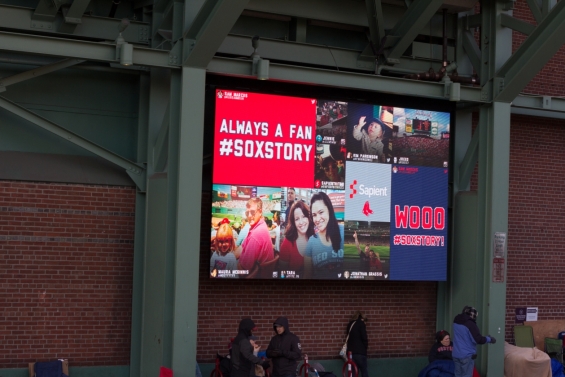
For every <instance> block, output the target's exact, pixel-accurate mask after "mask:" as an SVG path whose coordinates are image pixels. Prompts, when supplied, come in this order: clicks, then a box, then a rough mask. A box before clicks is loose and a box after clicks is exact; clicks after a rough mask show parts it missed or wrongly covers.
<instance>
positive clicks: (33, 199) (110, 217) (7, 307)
mask: <svg viewBox="0 0 565 377" xmlns="http://www.w3.org/2000/svg"><path fill="white" fill-rule="evenodd" d="M134 208H135V189H133V188H123V187H103V186H85V185H65V184H44V183H25V182H9V181H0V256H1V257H0V308H1V310H0V368H22V367H27V363H28V362H29V361H33V360H49V359H54V358H63V357H64V358H69V359H70V360H72V361H71V363H72V365H75V366H77V365H80V366H92V365H124V364H125V365H127V364H129V353H130V327H131V293H132V268H133V267H132V266H133V231H134Z"/></svg>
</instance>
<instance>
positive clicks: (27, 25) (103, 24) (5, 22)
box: [0, 0, 149, 45]
mask: <svg viewBox="0 0 565 377" xmlns="http://www.w3.org/2000/svg"><path fill="white" fill-rule="evenodd" d="M48 1H51V0H48ZM73 4H74V3H73ZM71 9H72V7H71ZM79 11H80V9H79V10H77V13H78V12H79ZM33 15H34V13H33V9H30V8H23V7H15V6H10V5H0V25H1V26H2V28H7V29H13V30H20V31H32V32H34V33H42V34H49V35H61V36H67V35H68V33H71V32H72V33H73V35H74V36H76V37H84V38H89V39H91V40H92V39H98V40H110V41H113V40H115V39H116V38H117V37H118V25H119V24H120V23H121V21H122V20H120V19H117V18H105V17H95V16H89V15H86V14H84V15H83V16H82V18H81V20H80V24H78V25H75V26H76V28H74V30H72V31H70V30H67V29H65V25H68V24H66V23H65V19H64V17H63V15H62V14H61V13H57V14H55V16H54V17H53V19H50V20H36V19H34V18H33ZM67 15H68V13H67ZM60 29H61V30H60ZM122 36H123V37H124V39H125V41H126V42H129V43H136V44H143V45H147V44H148V43H149V24H148V23H146V22H140V21H133V20H130V24H129V26H128V28H127V29H126V30H124V31H123V32H122Z"/></svg>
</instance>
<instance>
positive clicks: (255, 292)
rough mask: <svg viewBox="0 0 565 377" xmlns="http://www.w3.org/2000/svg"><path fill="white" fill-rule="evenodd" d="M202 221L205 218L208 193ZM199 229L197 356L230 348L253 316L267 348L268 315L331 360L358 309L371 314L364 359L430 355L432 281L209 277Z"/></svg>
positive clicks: (209, 357) (314, 354) (208, 357)
mask: <svg viewBox="0 0 565 377" xmlns="http://www.w3.org/2000/svg"><path fill="white" fill-rule="evenodd" d="M202 208H203V211H202V213H203V216H202V224H209V223H210V215H209V213H210V212H209V208H210V198H209V194H205V195H204V196H203V205H202ZM204 228H205V229H204V230H203V231H202V248H201V249H202V252H201V255H200V282H199V284H200V290H199V298H198V300H199V302H198V308H199V309H198V345H197V347H198V348H197V360H198V361H200V362H212V361H213V360H214V358H215V355H216V352H217V351H220V352H221V353H226V352H227V345H228V341H229V338H230V337H234V336H235V335H236V334H237V327H238V324H239V321H240V320H241V319H242V318H244V317H251V318H252V319H253V320H254V321H255V323H256V325H257V328H258V331H257V332H256V335H257V336H258V337H259V342H260V344H261V345H263V346H264V347H265V348H266V346H267V345H268V343H269V339H270V338H271V336H273V335H274V332H273V328H272V324H273V321H274V320H275V319H276V318H277V317H278V316H281V315H284V316H286V317H288V318H289V322H290V327H291V331H292V332H294V333H295V334H296V335H298V336H299V337H300V340H301V343H302V348H303V352H305V353H307V354H308V356H309V357H310V358H314V359H328V358H335V357H336V356H337V353H338V351H339V349H340V348H341V346H342V345H343V342H344V340H345V332H346V327H347V322H348V320H349V317H350V316H351V315H352V314H353V312H354V311H355V310H363V311H365V313H366V314H367V316H368V321H367V332H368V337H369V357H383V358H384V357H408V356H427V354H428V351H429V349H430V346H431V344H432V343H433V339H434V334H435V332H436V328H435V321H436V306H437V298H436V295H437V283H435V282H383V281H371V282H356V281H299V280H296V281H294V280H285V281H281V280H277V281H270V280H269V281H265V280H255V281H237V282H234V281H222V280H212V279H209V278H208V273H209V266H210V253H209V251H208V250H209V247H210V246H209V245H210V231H209V229H208V228H207V227H204Z"/></svg>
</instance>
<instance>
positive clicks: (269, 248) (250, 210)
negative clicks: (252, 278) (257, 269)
mask: <svg viewBox="0 0 565 377" xmlns="http://www.w3.org/2000/svg"><path fill="white" fill-rule="evenodd" d="M245 207H246V210H245V217H246V218H247V221H248V222H249V226H250V228H249V233H248V234H247V238H245V241H243V243H242V244H241V255H240V257H239V268H240V269H242V270H251V269H252V268H253V266H254V265H255V263H258V264H264V263H266V262H269V261H271V260H273V259H274V258H275V255H274V251H273V243H272V242H271V236H270V234H269V228H268V227H267V224H266V223H265V219H264V217H263V202H262V201H261V199H259V198H251V199H249V200H248V201H247V204H246V205H245Z"/></svg>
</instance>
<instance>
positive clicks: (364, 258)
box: [353, 232, 371, 272]
mask: <svg viewBox="0 0 565 377" xmlns="http://www.w3.org/2000/svg"><path fill="white" fill-rule="evenodd" d="M353 238H355V246H357V254H359V271H361V272H368V271H369V265H370V251H371V247H370V246H369V244H367V245H365V251H361V246H360V245H359V240H358V239H357V232H354V233H353Z"/></svg>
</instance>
